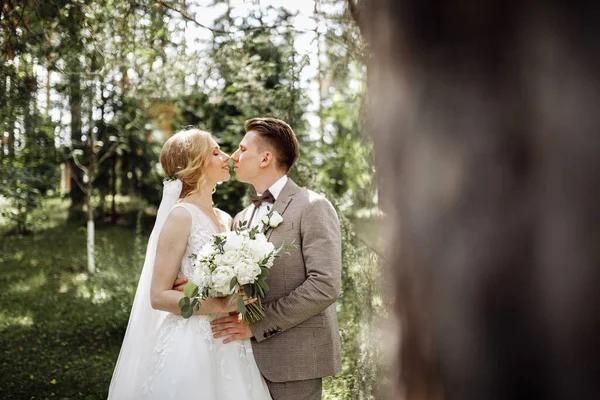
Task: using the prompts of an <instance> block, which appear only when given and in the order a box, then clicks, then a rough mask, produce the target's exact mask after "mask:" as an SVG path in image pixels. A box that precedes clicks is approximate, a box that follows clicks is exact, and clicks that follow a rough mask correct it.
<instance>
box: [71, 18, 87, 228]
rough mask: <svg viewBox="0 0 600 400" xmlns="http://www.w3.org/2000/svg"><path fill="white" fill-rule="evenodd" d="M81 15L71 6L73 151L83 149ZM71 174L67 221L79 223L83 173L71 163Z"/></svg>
mask: <svg viewBox="0 0 600 400" xmlns="http://www.w3.org/2000/svg"><path fill="white" fill-rule="evenodd" d="M82 18H83V16H82V13H81V10H80V8H79V6H73V7H72V8H71V10H70V12H69V25H68V32H69V38H68V40H69V43H71V44H72V50H73V52H72V53H71V54H69V55H68V59H67V74H68V82H69V86H68V87H69V107H70V110H71V143H72V146H73V149H81V148H83V143H82V109H81V107H82V97H83V96H82V88H81V79H82V73H83V66H82V65H81V61H80V60H79V56H80V55H81V54H82V53H83V46H82V44H81V38H80V34H79V33H80V32H79V29H80V26H81V23H82ZM70 163H71V168H70V170H71V173H72V174H74V175H75V176H72V177H71V191H70V193H69V197H70V198H71V207H70V208H69V216H68V220H69V221H81V222H82V220H83V218H84V213H83V204H84V202H85V193H84V192H83V191H82V190H81V188H80V186H79V185H78V184H77V182H76V181H77V180H79V182H83V173H82V171H81V170H80V169H79V168H77V167H76V166H75V165H74V164H73V162H72V161H70Z"/></svg>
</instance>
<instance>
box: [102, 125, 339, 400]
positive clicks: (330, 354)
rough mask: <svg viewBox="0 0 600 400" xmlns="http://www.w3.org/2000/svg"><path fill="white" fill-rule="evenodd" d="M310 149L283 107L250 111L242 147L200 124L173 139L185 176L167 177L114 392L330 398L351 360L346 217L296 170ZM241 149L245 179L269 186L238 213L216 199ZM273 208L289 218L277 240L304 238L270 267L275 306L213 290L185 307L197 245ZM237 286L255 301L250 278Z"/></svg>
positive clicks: (269, 300)
mask: <svg viewBox="0 0 600 400" xmlns="http://www.w3.org/2000/svg"><path fill="white" fill-rule="evenodd" d="M298 156H299V143H298V139H297V138H296V135H295V134H294V131H293V130H292V128H291V127H290V126H289V125H288V124H287V123H285V122H284V121H281V120H278V119H274V118H253V119H250V120H248V121H246V124H245V135H244V137H243V139H242V141H241V142H240V144H239V148H238V149H237V150H236V151H235V152H234V153H233V154H232V155H231V157H230V156H228V155H227V154H225V153H224V152H223V151H221V149H220V148H219V145H218V144H217V143H216V141H215V140H214V139H213V138H212V136H211V134H210V133H208V132H204V131H201V130H199V129H190V130H184V131H180V132H178V133H176V134H175V135H173V136H172V137H170V138H169V139H168V140H167V141H166V142H165V144H164V146H163V148H162V151H161V154H160V162H161V164H162V167H163V169H164V171H165V173H166V175H168V176H169V177H172V178H174V179H172V180H169V181H165V183H164V190H163V198H162V201H161V204H160V206H159V209H158V214H157V217H156V222H155V225H154V229H153V231H152V234H151V235H150V239H149V242H148V248H147V251H146V259H145V262H144V267H143V269H142V273H141V276H140V280H139V283H138V288H137V291H136V295H135V299H134V302H133V306H132V310H131V314H130V317H129V323H128V326H127V331H126V333H125V338H124V340H123V344H122V346H121V352H120V354H119V358H118V360H117V364H116V366H115V370H114V373H113V377H112V381H111V383H110V389H109V394H108V398H109V399H115V400H123V399H156V400H166V399H206V400H263V399H275V400H290V399H294V400H304V399H305V400H315V399H320V398H321V392H322V378H323V377H324V376H330V375H334V374H336V373H338V372H339V371H340V369H341V348H340V337H339V330H338V324H337V316H336V307H335V302H336V300H337V299H338V297H339V295H340V286H341V237H340V226H339V221H338V217H337V214H336V212H335V210H334V208H333V206H332V205H331V203H330V202H329V201H328V200H327V199H325V198H324V197H323V196H321V195H319V194H316V193H314V192H312V191H310V190H307V189H304V188H301V187H299V186H298V185H296V184H295V183H294V182H293V181H292V180H291V179H290V178H288V176H287V174H288V172H289V170H290V168H291V167H292V166H293V165H294V163H295V162H296V161H297V160H298ZM230 160H231V161H233V165H234V170H235V173H236V178H237V180H238V181H241V182H245V183H248V184H250V185H252V186H253V187H254V189H255V190H256V192H257V194H258V195H257V196H254V197H253V198H252V204H250V205H249V206H248V207H247V208H246V209H244V210H243V211H241V212H240V213H239V214H237V215H236V216H235V218H233V219H232V218H231V216H229V215H228V214H227V213H225V212H223V211H221V210H219V209H217V208H214V207H213V201H212V194H213V192H214V191H215V187H216V185H217V183H218V182H224V181H228V180H229V179H230V173H229V161H230ZM270 212H273V213H274V212H277V213H278V214H279V215H280V216H281V217H282V219H283V221H281V222H280V224H279V225H278V226H277V227H276V228H274V229H270V230H269V231H268V233H266V238H267V239H268V240H269V242H271V243H272V244H273V245H274V246H275V247H279V246H281V245H283V244H289V243H294V244H296V246H293V247H291V248H290V249H289V251H288V252H287V253H286V254H282V255H281V257H278V258H277V259H275V261H274V263H273V266H272V267H271V269H270V274H269V276H268V277H267V280H266V282H267V284H268V287H269V291H268V293H267V294H266V296H265V297H264V299H263V300H262V302H263V304H264V308H265V311H264V314H265V315H264V317H263V318H262V319H260V320H258V321H256V322H252V323H246V322H244V321H243V319H242V318H240V317H241V316H240V315H238V314H237V313H236V312H235V310H236V303H238V301H230V296H227V297H208V298H205V299H203V300H201V301H200V305H201V306H200V308H199V309H198V310H196V311H194V313H193V315H192V316H191V317H189V318H184V317H182V316H181V311H180V308H179V306H178V304H179V302H180V300H181V299H182V298H183V297H184V294H183V293H182V291H183V286H184V284H185V283H186V282H187V281H188V280H191V279H192V277H193V276H194V273H195V268H197V266H196V263H194V261H193V259H192V258H193V257H194V255H197V254H199V253H200V250H201V249H202V248H203V247H204V246H205V245H206V244H207V243H210V242H211V237H212V235H214V234H218V233H222V232H227V231H229V230H231V229H232V227H238V226H240V222H241V223H242V225H243V226H244V227H247V228H251V229H252V228H254V227H257V228H258V229H262V228H264V227H263V221H265V218H264V217H265V216H267V215H268V214H269V213H270ZM233 296H234V297H236V296H237V297H241V299H242V300H243V302H244V303H245V304H251V303H253V302H254V301H255V299H253V298H249V297H246V296H245V294H244V291H243V290H240V291H239V292H236V293H234V294H233ZM235 300H237V298H236V299H235ZM242 300H240V301H242Z"/></svg>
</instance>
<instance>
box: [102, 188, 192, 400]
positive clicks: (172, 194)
mask: <svg viewBox="0 0 600 400" xmlns="http://www.w3.org/2000/svg"><path fill="white" fill-rule="evenodd" d="M181 189H182V182H181V181H180V180H179V179H176V180H172V181H165V182H164V188H163V197H162V200H161V202H160V206H159V207H158V213H157V215H156V222H155V224H154V228H153V229H152V233H151V234H150V239H149V240H148V248H147V250H146V259H145V261H144V267H143V268H142V273H141V275H140V280H139V282H138V287H137V290H136V293H135V298H134V300H133V306H132V308H131V314H130V316H129V323H128V324H127V331H126V332H125V338H124V339H123V344H122V345H121V352H120V353H119V358H118V360H117V364H116V366H115V370H114V372H113V376H112V380H111V382H110V388H109V391H108V398H109V399H114V400H122V399H135V398H139V397H141V391H142V386H143V384H144V379H145V377H146V368H147V367H148V365H150V360H151V357H152V350H153V348H154V345H155V344H156V341H157V338H158V333H159V327H160V325H161V324H162V322H163V321H164V319H165V317H166V316H167V315H169V313H167V312H165V311H158V310H154V309H153V308H152V306H151V304H150V284H151V281H152V272H153V270H154V261H155V258H156V247H157V243H158V237H159V235H160V231H161V230H162V227H163V225H164V223H165V221H166V219H167V217H168V215H169V213H170V211H171V209H172V208H173V207H174V206H175V205H176V204H177V201H178V200H179V195H180V194H181Z"/></svg>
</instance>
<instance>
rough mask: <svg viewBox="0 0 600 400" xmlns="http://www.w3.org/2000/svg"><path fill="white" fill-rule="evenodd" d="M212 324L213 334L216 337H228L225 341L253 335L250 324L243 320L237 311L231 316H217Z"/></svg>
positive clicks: (248, 337)
mask: <svg viewBox="0 0 600 400" xmlns="http://www.w3.org/2000/svg"><path fill="white" fill-rule="evenodd" d="M210 324H211V325H212V331H213V336H214V337H215V338H216V339H218V338H222V337H224V338H226V339H225V340H223V343H229V342H233V341H234V340H243V339H250V338H251V337H252V336H253V335H252V330H251V329H250V325H248V324H247V323H245V322H243V321H242V320H241V319H240V317H239V314H237V313H232V314H231V315H230V316H229V317H221V318H217V319H215V320H213V321H212V322H211V323H210Z"/></svg>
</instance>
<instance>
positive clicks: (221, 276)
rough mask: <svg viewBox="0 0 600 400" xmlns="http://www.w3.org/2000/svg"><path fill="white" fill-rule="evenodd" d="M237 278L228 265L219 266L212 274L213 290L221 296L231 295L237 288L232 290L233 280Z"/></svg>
mask: <svg viewBox="0 0 600 400" xmlns="http://www.w3.org/2000/svg"><path fill="white" fill-rule="evenodd" d="M234 276H235V272H234V271H233V268H232V267H229V266H227V265H220V266H218V267H217V268H216V269H215V270H214V272H213V274H212V288H213V290H214V291H215V292H218V293H221V294H224V295H225V294H231V293H233V292H234V290H235V288H233V289H230V288H229V286H230V283H231V279H232V278H233V277H234Z"/></svg>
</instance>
